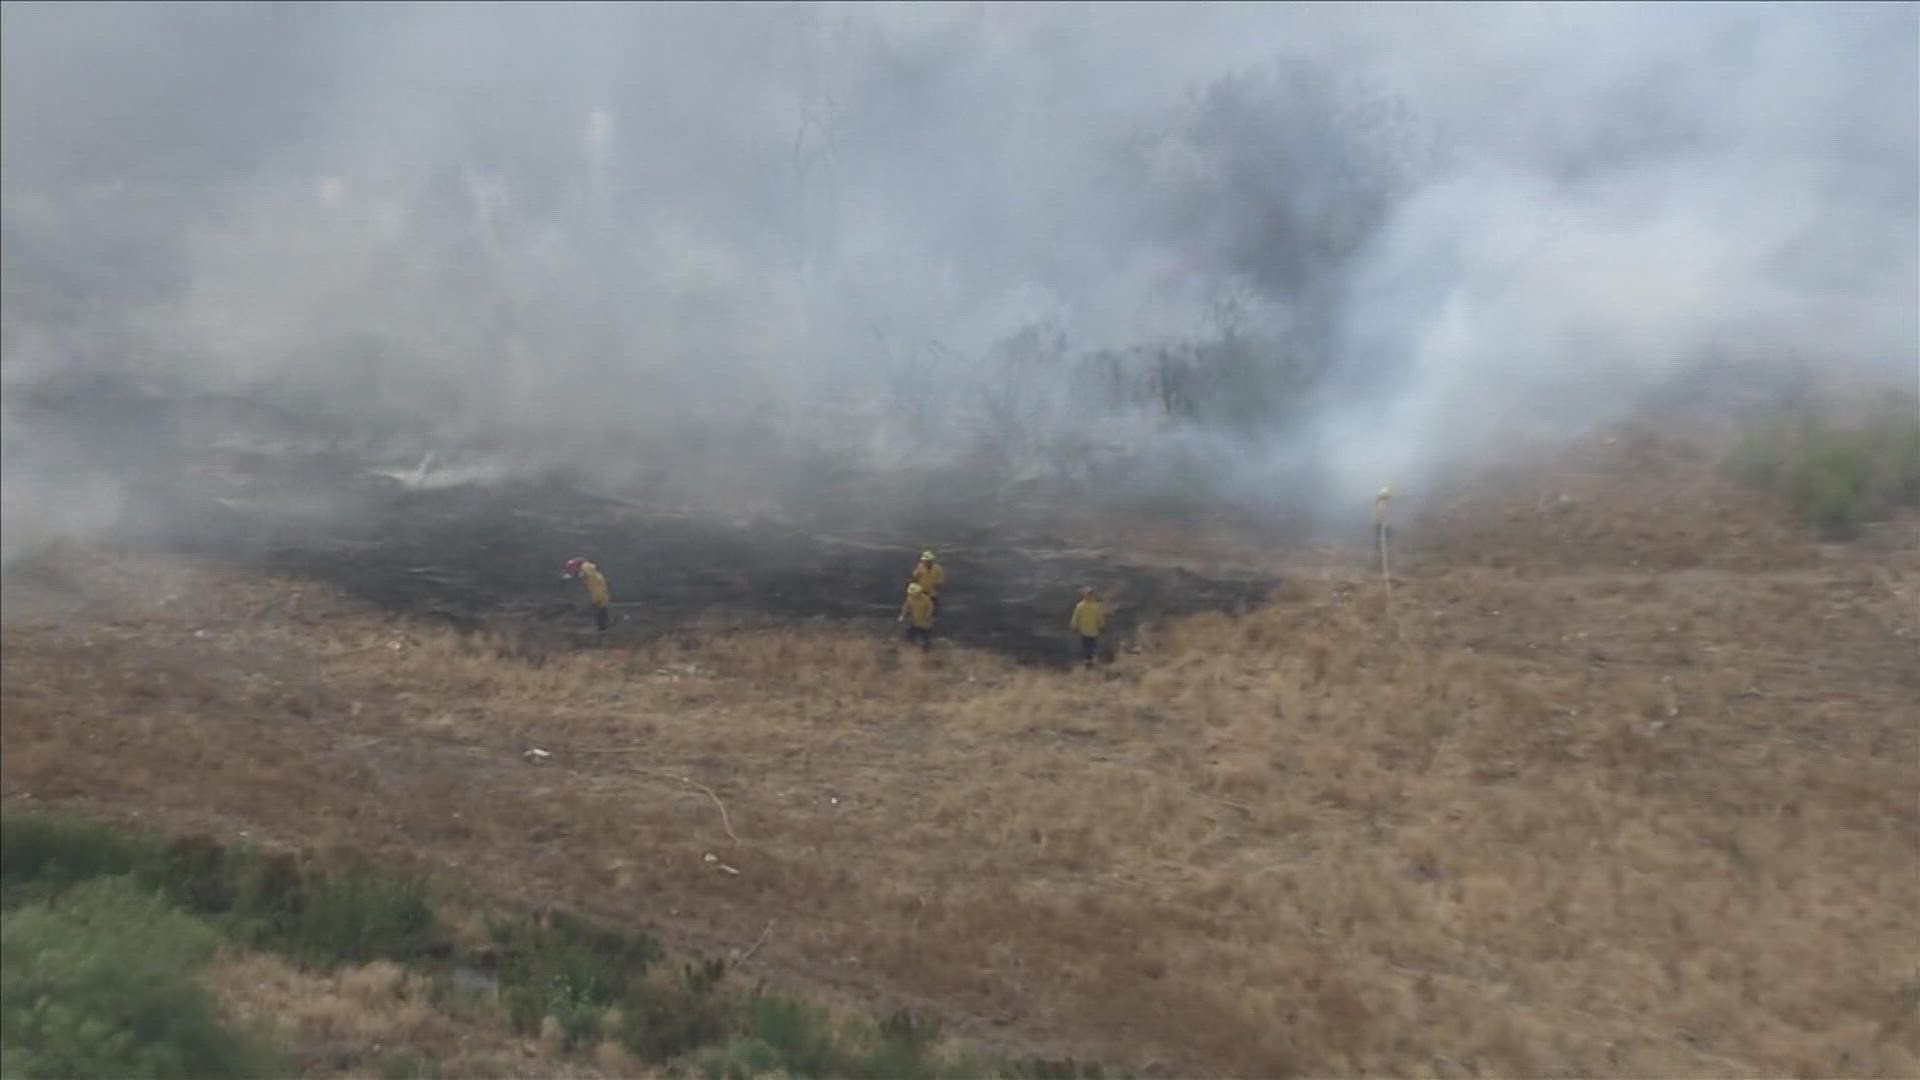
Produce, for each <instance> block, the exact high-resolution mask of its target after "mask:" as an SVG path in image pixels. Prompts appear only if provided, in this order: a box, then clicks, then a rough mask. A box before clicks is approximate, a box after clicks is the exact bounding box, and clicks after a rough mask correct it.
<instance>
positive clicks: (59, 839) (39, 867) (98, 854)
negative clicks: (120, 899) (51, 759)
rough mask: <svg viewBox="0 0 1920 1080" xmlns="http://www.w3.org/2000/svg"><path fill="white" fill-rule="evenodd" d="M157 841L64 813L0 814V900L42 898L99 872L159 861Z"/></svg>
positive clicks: (116, 872)
mask: <svg viewBox="0 0 1920 1080" xmlns="http://www.w3.org/2000/svg"><path fill="white" fill-rule="evenodd" d="M160 851H161V848H160V845H159V844H158V843H156V842H154V841H152V840H151V839H149V838H147V837H143V836H137V835H134V834H131V833H127V832H123V831H120V830H117V829H111V828H108V827H106V826H104V825H100V824H97V823H95V822H92V821H87V820H85V819H82V818H77V817H73V816H71V815H67V814H53V813H38V812H32V811H14V812H11V813H8V814H7V815H5V816H4V817H0V905H4V906H6V907H16V906H19V905H21V904H26V903H31V902H34V901H39V900H46V899H48V898H50V897H52V896H53V895H54V894H55V893H58V892H59V891H61V890H62V889H65V888H68V887H70V886H73V885H75V884H78V883H80V882H83V881H90V880H92V879H94V878H101V877H120V876H122V875H125V874H131V873H133V872H134V870H135V868H136V867H141V866H152V865H154V864H156V863H157V862H158V859H159V856H160Z"/></svg>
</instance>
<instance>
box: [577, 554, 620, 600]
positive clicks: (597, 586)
mask: <svg viewBox="0 0 1920 1080" xmlns="http://www.w3.org/2000/svg"><path fill="white" fill-rule="evenodd" d="M580 580H581V581H584V582H586V584H587V599H589V600H591V601H593V606H594V607H606V606H607V604H608V602H609V601H611V600H612V599H613V597H612V596H610V595H608V593H607V579H606V577H605V576H604V575H602V574H601V573H600V568H599V567H597V566H595V565H593V564H592V563H583V564H582V565H581V567H580Z"/></svg>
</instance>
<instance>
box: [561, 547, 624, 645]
mask: <svg viewBox="0 0 1920 1080" xmlns="http://www.w3.org/2000/svg"><path fill="white" fill-rule="evenodd" d="M566 576H567V577H569V578H578V579H579V580H580V581H582V582H584V583H585V584H586V586H587V599H588V600H591V601H592V602H593V624H594V625H595V626H597V627H599V628H600V632H601V633H603V634H604V633H606V631H607V627H609V626H611V625H613V618H612V616H611V614H610V613H609V612H608V611H607V606H608V605H609V604H610V603H612V601H613V596H612V594H610V593H609V592H608V591H607V579H606V576H605V575H604V574H602V573H600V568H599V567H597V566H595V565H593V564H592V563H590V562H588V561H587V560H585V559H582V558H578V557H575V558H572V559H568V560H567V566H566Z"/></svg>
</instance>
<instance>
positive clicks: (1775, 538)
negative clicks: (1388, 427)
mask: <svg viewBox="0 0 1920 1080" xmlns="http://www.w3.org/2000/svg"><path fill="white" fill-rule="evenodd" d="M1649 469H1654V470H1657V472H1655V473H1653V474H1651V475H1654V476H1656V477H1657V479H1656V480H1655V481H1653V482H1652V487H1653V488H1654V489H1656V490H1657V492H1658V494H1657V495H1654V496H1648V495H1647V494H1646V492H1647V491H1648V490H1649V481H1648V480H1647V477H1648V476H1649V475H1650V474H1649V471H1648V470H1649ZM1563 496H1564V498H1563ZM1777 522H1778V519H1777V516H1776V514H1775V512H1774V510H1773V509H1772V508H1770V507H1768V506H1766V505H1764V504H1762V503H1759V502H1757V501H1755V499H1754V498H1753V497H1752V496H1749V495H1746V494H1745V493H1742V492H1739V491H1736V490H1734V489H1731V488H1729V487H1727V486H1725V485H1724V484H1723V483H1722V482H1721V481H1719V480H1717V479H1716V478H1715V477H1714V476H1713V474H1712V470H1711V466H1710V460H1709V458H1708V457H1707V456H1705V455H1703V454H1699V453H1695V452H1694V451H1692V450H1690V449H1688V448H1687V447H1685V446H1682V445H1680V444H1670V443H1663V442H1661V441H1660V440H1646V439H1637V438H1618V439H1616V441H1615V442H1612V443H1607V442H1604V441H1599V440H1596V441H1595V442H1594V443H1592V444H1590V445H1585V446H1582V447H1580V448H1578V449H1577V450H1576V451H1575V452H1574V453H1572V454H1570V455H1569V457H1568V458H1567V459H1566V460H1564V461H1561V462H1558V463H1554V464H1551V465H1548V466H1544V467H1541V468H1538V469H1536V470H1534V471H1533V472H1531V473H1528V474H1525V475H1516V476H1508V477H1496V478H1492V479H1490V480H1488V481H1485V482H1483V484H1482V485H1481V486H1479V487H1476V488H1474V489H1473V490H1471V491H1466V492H1463V493H1462V494H1461V496H1460V499H1459V500H1457V501H1451V500H1433V501H1431V502H1429V504H1428V505H1427V506H1426V513H1425V516H1424V517H1423V518H1422V519H1420V520H1416V521H1411V522H1407V523H1405V524H1404V525H1403V526H1402V536H1403V538H1404V539H1403V541H1402V543H1403V546H1404V547H1405V549H1406V552H1405V556H1406V557H1405V566H1404V569H1403V570H1402V571H1401V573H1400V575H1399V576H1398V578H1397V580H1396V581H1395V583H1394V589H1393V593H1392V604H1391V607H1390V608H1389V607H1388V605H1387V603H1386V600H1385V597H1384V596H1383V594H1382V591H1381V587H1380V585H1381V583H1380V580H1379V576H1378V574H1377V571H1375V570H1372V569H1370V568H1368V567H1367V566H1366V565H1364V562H1363V561H1361V560H1359V559H1357V558H1356V559H1353V560H1349V559H1347V558H1345V557H1338V556H1322V557H1310V556H1308V555H1306V554H1302V555H1301V556H1299V557H1298V558H1296V559H1294V560H1293V561H1292V564H1291V565H1292V566H1293V573H1292V574H1291V575H1290V576H1289V578H1288V582H1287V584H1286V585H1285V586H1283V587H1282V589H1281V590H1279V591H1278V592H1277V593H1276V594H1275V595H1274V596H1273V597H1272V598H1271V599H1270V601H1269V602H1267V603H1266V604H1264V605H1262V606H1260V607H1258V608H1256V609H1254V610H1252V611H1250V612H1249V613H1247V614H1245V615H1240V616H1230V615H1224V614H1221V615H1201V616H1194V617H1188V618H1185V619H1181V620H1178V621H1172V622H1168V623H1165V624H1162V625H1157V626H1151V627H1148V628H1147V629H1146V630H1144V631H1143V632H1142V633H1141V634H1140V636H1139V637H1138V638H1136V640H1135V641H1134V643H1133V648H1131V649H1130V650H1129V651H1126V652H1124V653H1123V654H1122V655H1121V656H1120V658H1119V660H1118V661H1117V662H1116V663H1115V664H1113V665H1112V666H1110V667H1106V668H1103V669H1101V670H1099V671H1098V672H1096V673H1084V672H1072V673H1062V672H1053V671H1040V670H1033V669H1025V668H1019V667H1016V666H1014V665H1013V664H1011V663H1010V662H1008V661H1007V660H1005V659H1002V658H1000V657H996V656H993V655H989V654H985V653H979V652H974V651H969V650H965V649H952V650H948V651H943V652H939V653H936V654H934V655H933V656H931V657H921V656H919V655H915V654H911V653H901V652H899V651H897V650H896V649H895V648H894V647H893V646H891V645H888V644H882V643H879V642H877V641H875V640H872V639H871V638H865V637H860V636H857V635H854V634H851V633H847V632H841V631H828V630H819V629H792V630H779V629H775V630H755V631H746V632H738V633H714V634H709V635H705V636H701V637H699V638H697V639H692V640H689V641H687V642H685V643H677V644H675V643H666V642H656V643H653V644H650V645H647V646H644V647H640V648H636V649H631V650H626V651H615V650H604V651H596V650H590V651H581V652H574V653H549V654H547V655H546V656H545V657H544V658H542V659H539V660H537V661H535V660H528V659H526V658H525V657H524V652H523V650H521V649H518V648H517V647H515V645H514V643H513V642H511V641H505V640H488V639H481V638H461V637H458V636H456V635H454V634H453V633H451V632H450V631H447V630H444V629H439V628H435V627H431V626H428V625H426V624H421V623H416V622H410V621H408V620H406V619H404V618H399V617H396V616H393V615H391V614H387V613H382V612H380V611H377V610H375V609H373V608H371V607H368V606H365V605H363V604H362V603H360V602H358V601H354V600H350V599H348V598H346V597H344V596H341V595H339V594H335V593H332V592H330V591H329V590H328V589H326V588H325V587H322V586H319V585H316V584H314V583H311V582H302V581H296V580H283V579H274V578H270V577H264V576H259V575H257V574H252V573H246V572H241V571H238V570H235V569H230V568H225V567H221V566H218V565H213V564H207V563H191V562H186V561H181V560H174V559H164V558H159V557H156V556H149V555H141V554H138V553H135V552H130V551H107V550H97V549H95V550H86V551H70V552H66V553H63V554H61V555H60V556H59V557H56V558H53V559H49V560H46V561H44V562H43V563H42V564H41V565H40V566H39V567H37V568H35V569H34V570H32V571H31V572H30V573H23V574H20V575H17V576H15V577H14V578H11V579H9V581H8V582H7V583H6V594H5V598H6V605H7V619H6V625H5V629H4V681H3V682H0V707H3V708H4V717H5V723H4V728H3V729H0V731H3V737H4V754H0V789H3V790H0V794H4V797H5V798H6V799H7V800H27V799H31V800H33V801H35V802H76V803H83V804H86V805H88V806H90V807H92V808H94V809H96V810H99V811H102V812H105V813H107V814H110V815H113V816H118V817H122V818H138V819H140V820H142V821H145V822H148V823H151V824H160V825H164V826H166V827H169V828H174V829H181V830H188V829H207V830H213V831H216V832H219V833H222V834H226V835H232V834H234V833H238V832H242V831H244V832H246V833H248V834H249V836H250V837H251V838H253V839H256V840H259V841H262V842H268V843H284V844H293V845H301V846H314V847H330V846H344V847H350V848H353V849H357V850H361V851H366V852H371V853H376V854H379V855H382V856H385V857H389V858H393V859H396V860H406V861H409V862H412V863H415V864H419V865H424V866H429V867H433V868H436V869H438V870H440V871H443V872H445V873H446V874H447V875H448V876H449V877H450V878H452V879H454V880H458V881H461V882H464V883H465V884H467V885H468V886H470V887H472V888H474V889H476V890H478V891H479V892H481V893H483V894H485V895H487V896H489V897H492V898H497V899H501V900H507V901H512V902H519V903H528V904H560V905H565V906H568V907H572V908H577V909H580V910H583V911H586V912H589V913H593V914H596V915H600V916H604V917H608V918H613V919H618V920H621V921H622V922H624V923H627V924H629V925H643V926H649V927H652V928H654V929H655V930H656V931H657V932H659V933H660V934H661V936H662V937H664V938H665V939H667V940H668V941H670V942H676V943H679V944H682V945H688V946H692V947H696V948H703V949H707V950H711V951H714V952H721V953H724V952H725V951H727V950H729V949H739V948H743V947H745V946H746V945H748V944H749V943H751V942H753V941H755V940H756V939H757V938H758V937H759V936H760V935H761V934H762V932H763V931H765V930H766V928H767V927H768V925H769V923H771V925H772V930H771V932H770V933H768V934H767V937H766V941H765V945H764V947H763V948H761V949H760V950H759V951H758V953H757V955H756V956H755V957H754V959H753V961H752V963H753V968H754V971H755V972H756V973H757V974H763V975H765V976H767V977H769V978H771V979H773V980H775V981H779V982H784V983H787V984H790V985H793V986H795V987H796V988H804V989H808V990H810V991H813V992H817V993H822V994H825V995H827V996H829V997H830V998H840V999H843V1000H846V1001H850V1002H884V1003H886V1004H888V1005H889V1006H900V1005H909V1006H912V1007H915V1008H921V1009H928V1010H931V1011H934V1012H936V1013H938V1014H940V1015H942V1016H944V1017H945V1018H946V1019H947V1020H948V1021H949V1024H950V1026H951V1027H952V1028H954V1029H955V1030H956V1033H957V1034H962V1035H967V1036H972V1037H975V1038H979V1039H982V1040H984V1041H987V1042H989V1043H992V1044H997V1045H999V1046H1003V1047H1006V1048H1009V1049H1014V1050H1018V1051H1023V1052H1036V1053H1046V1054H1050V1055H1053V1056H1064V1055H1072V1056H1076V1057H1080V1058H1091V1059H1096V1060H1100V1061H1103V1062H1106V1063H1109V1064H1111V1065H1116V1066H1120V1067H1123V1068H1129V1069H1136V1070H1143V1071H1149V1072H1159V1073H1171V1074H1180V1075H1199V1074H1206V1075H1232V1076H1283V1075H1301V1074H1306V1075H1336V1074H1338V1075H1346V1074H1366V1075H1416V1076H1467V1075H1473V1076H1504V1077H1520V1076H1530V1077H1531V1076H1762V1075H1765V1076H1789V1075H1795V1076H1855V1075H1873V1076H1913V1075H1920V664H1917V663H1916V659H1920V658H1917V657H1916V645H1917V644H1920V539H1916V530H1915V523H1914V522H1912V521H1906V522H1901V523H1896V524H1895V525H1894V526H1890V527H1888V528H1886V529H1883V530H1882V531H1881V532H1880V533H1879V534H1877V535H1876V536H1875V537H1873V538H1870V539H1869V540H1868V541H1865V542H1862V543H1861V544H1859V545H1856V546H1853V547H1849V548H1845V549H1827V548H1820V547H1818V546H1815V545H1812V544H1810V543H1806V542H1803V541H1801V540H1800V539H1799V538H1798V534H1797V533H1795V532H1794V531H1793V530H1791V529H1790V528H1788V527H1787V526H1785V525H1782V524H1778V523H1777ZM1063 618H1064V614H1063ZM535 747H538V748H541V749H544V750H546V751H548V752H550V754H551V755H552V756H551V757H550V758H548V759H546V760H545V761H544V762H543V763H533V762H530V761H529V760H528V759H527V758H526V757H525V756H524V754H525V752H526V751H527V750H529V749H531V748H535ZM703 789H704V790H703ZM722 806H724V809H725V816H724V818H723V816H722V813H721V807H722ZM709 855H711V856H713V859H712V860H709V859H708V858H707V857H708V856H709ZM728 867H730V868H733V869H736V870H737V871H738V873H737V874H735V873H729V872H727V870H726V869H725V868H728ZM228 977H229V978H230V979H233V980H239V981H238V982H234V983H233V985H235V986H239V985H242V984H243V983H244V982H245V981H246V980H248V979H253V980H255V981H258V982H262V983H266V984H271V985H279V986H289V985H291V984H292V982H294V981H295V980H296V976H295V975H293V974H289V973H285V972H279V971H272V972H251V971H249V972H240V973H231V972H230V973H229V975H228ZM356 978H362V977H361V976H341V977H339V978H338V979H336V980H335V981H336V982H339V981H340V980H341V979H347V980H351V979H356ZM365 978H366V979H370V978H371V976H365ZM363 981H364V980H363ZM351 989H352V988H351V987H347V986H345V985H344V984H342V985H338V986H334V985H330V986H328V987H324V988H319V989H315V988H308V989H307V990H305V991H301V995H303V996H305V997H307V998H308V999H310V1000H319V999H320V998H323V997H325V996H326V995H335V996H339V995H343V994H344V995H347V996H349V997H350V996H351V994H350V993H349V991H350V990H351ZM390 990H392V988H391V987H388V988H386V990H382V991H381V992H382V993H385V992H388V991H390ZM281 992H285V993H292V991H281ZM353 992H355V993H357V992H358V991H353ZM316 995H317V996H316ZM402 996H403V997H404V995H402ZM403 1011H404V1010H400V1011H399V1012H396V1014H395V1015H394V1016H391V1017H387V1018H386V1019H389V1020H393V1021H394V1022H396V1023H397V1022H399V1020H400V1018H401V1015H400V1014H401V1013H402V1012H403ZM300 1022H305V1021H300ZM315 1022H316V1023H320V1022H323V1021H322V1020H316V1021H315ZM423 1022H425V1021H423ZM362 1034H364V1033H362ZM607 1071H612V1072H618V1071H619V1069H618V1067H617V1063H614V1067H613V1068H611V1069H610V1070H607Z"/></svg>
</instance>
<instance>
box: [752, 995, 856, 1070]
mask: <svg viewBox="0 0 1920 1080" xmlns="http://www.w3.org/2000/svg"><path fill="white" fill-rule="evenodd" d="M748 1024H749V1030H750V1032H751V1036H752V1038H755V1039H758V1040H759V1041H761V1042H763V1043H765V1044H766V1045H768V1046H770V1047H772V1048H773V1050H774V1052H775V1053H776V1054H778V1055H779V1057H780V1064H781V1067H782V1068H783V1070H784V1071H785V1072H787V1073H788V1074H789V1075H792V1076H808V1077H838V1076H848V1075H851V1071H850V1070H849V1069H848V1068H847V1067H846V1064H847V1063H846V1060H845V1058H844V1057H843V1056H842V1055H841V1054H840V1052H839V1047H838V1046H837V1045H836V1040H835V1038H834V1031H833V1019H832V1017H830V1016H828V1015H827V1012H826V1010H825V1009H822V1008H819V1007H818V1006H814V1005H809V1004H807V1003H806V1002H804V1001H796V1000H794V999H792V998H786V997H775V996H772V995H768V996H763V997H758V998H755V999H754V1001H753V1003H752V1005H751V1006H750V1007H749V1013H748Z"/></svg>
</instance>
